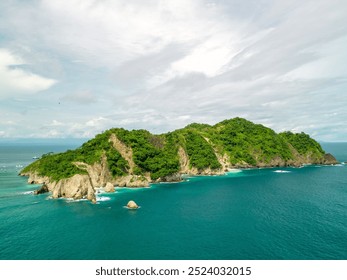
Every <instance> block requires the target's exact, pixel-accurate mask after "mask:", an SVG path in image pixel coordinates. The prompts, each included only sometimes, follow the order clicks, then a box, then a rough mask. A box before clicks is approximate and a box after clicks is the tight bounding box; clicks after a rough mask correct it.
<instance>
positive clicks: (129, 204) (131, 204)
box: [127, 200, 139, 209]
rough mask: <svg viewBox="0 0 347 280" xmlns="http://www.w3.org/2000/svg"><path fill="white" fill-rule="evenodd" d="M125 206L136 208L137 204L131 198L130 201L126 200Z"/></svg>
mask: <svg viewBox="0 0 347 280" xmlns="http://www.w3.org/2000/svg"><path fill="white" fill-rule="evenodd" d="M127 207H128V208H129V209H137V208H139V206H138V205H137V204H136V202H135V201H133V200H130V201H129V202H128V204H127Z"/></svg>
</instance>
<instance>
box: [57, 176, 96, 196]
mask: <svg viewBox="0 0 347 280" xmlns="http://www.w3.org/2000/svg"><path fill="white" fill-rule="evenodd" d="M52 197H53V198H59V197H67V198H73V199H82V198H87V199H89V200H90V201H92V202H93V203H95V202H96V197H95V190H94V188H93V186H92V183H91V180H90V178H89V176H88V175H80V174H76V175H74V176H72V177H71V178H67V179H61V180H60V181H58V182H57V183H53V184H52Z"/></svg>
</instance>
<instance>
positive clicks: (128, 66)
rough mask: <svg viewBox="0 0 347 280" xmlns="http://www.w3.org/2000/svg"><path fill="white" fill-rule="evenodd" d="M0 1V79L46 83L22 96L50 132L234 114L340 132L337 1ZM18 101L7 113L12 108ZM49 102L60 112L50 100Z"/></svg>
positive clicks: (346, 10)
mask: <svg viewBox="0 0 347 280" xmlns="http://www.w3.org/2000/svg"><path fill="white" fill-rule="evenodd" d="M5 2H7V3H9V4H8V5H3V6H2V7H0V8H1V9H0V21H1V23H2V24H0V33H1V34H4V36H3V38H5V39H3V42H4V45H5V46H6V48H7V49H11V50H13V52H11V53H10V52H9V51H7V55H5V56H4V59H2V60H0V61H1V62H0V71H2V72H1V73H0V74H1V76H0V85H2V88H3V89H4V88H8V90H7V92H13V93H15V92H16V96H17V95H20V94H21V95H23V94H25V93H34V92H37V91H39V90H47V92H48V93H49V94H48V96H47V98H46V99H44V98H43V97H42V98H40V100H39V99H38V98H37V99H36V100H35V102H31V104H33V103H34V104H39V105H40V108H45V109H46V110H47V111H49V112H50V113H49V114H47V118H48V119H47V123H48V124H50V125H51V124H53V123H52V122H53V120H56V121H57V122H59V123H62V124H63V125H61V126H57V125H56V126H54V127H52V128H51V129H52V133H51V134H52V135H53V134H55V135H57V134H56V133H57V132H59V133H60V134H59V135H62V136H63V135H75V136H78V135H80V136H82V135H83V136H86V134H88V135H92V134H93V133H97V132H99V131H101V130H104V129H107V126H110V127H111V126H113V127H114V126H125V127H126V128H147V129H150V130H152V131H154V132H163V131H168V130H172V129H175V128H178V127H181V126H184V125H186V124H187V123H189V122H207V123H215V122H217V121H221V120H223V119H226V118H231V117H236V116H241V117H245V118H248V119H250V120H252V121H254V122H258V123H263V124H265V125H269V126H270V127H272V128H273V129H275V130H277V131H282V130H292V129H294V130H303V131H306V132H308V133H311V134H313V135H316V136H317V137H318V138H319V139H323V140H324V139H330V140H331V139H347V131H346V128H345V125H344V124H343V121H341V120H344V119H346V118H347V112H345V110H344V109H343V108H344V107H345V106H346V104H347V100H346V94H345V92H346V90H347V68H346V63H345V61H346V59H347V51H346V48H345V45H346V43H347V36H346V34H347V6H346V2H345V1H343V0H331V1H325V0H317V1H304V2H303V1H299V0H293V1H271V0H260V1H253V0H248V1H247V0H246V1H239V0H230V1H229V0H228V1H226V0H219V1H213V2H211V1H207V0H206V1H204V0H191V1H188V0H177V1H160V0H144V1H126V0H120V1H94V0H84V1H78V0H71V1H67V2H66V1H65V2H64V3H63V2H62V1H58V0H50V1H33V2H30V4H26V5H23V4H22V3H21V2H20V1H7V0H4V1H2V3H5ZM1 5H2V4H0V6H1ZM28 50H30V51H28ZM13 53H16V54H19V55H20V57H21V59H19V58H18V57H15V56H14V55H13ZM38 53H40V55H38ZM32 54H36V55H32ZM43 58H45V59H43ZM46 58H48V59H46ZM24 60H25V61H26V62H28V61H30V65H29V66H30V69H31V70H32V71H29V70H28V69H29V66H28V65H23V64H24V63H25V62H24ZM6 61H7V62H6ZM47 61H50V62H54V63H44V62H47ZM28 64H29V63H28ZM52 65H54V67H53V66H52ZM34 70H37V71H34ZM3 72H4V73H5V75H3ZM32 72H35V73H45V75H48V76H50V77H54V78H55V79H57V80H59V84H57V85H56V86H55V87H51V85H52V84H50V83H49V81H50V82H51V83H54V80H51V79H47V78H43V77H41V76H39V75H37V74H33V73H32ZM10 73H12V74H11V75H12V76H11V75H10ZM46 73H47V74H46ZM5 77H6V78H5ZM11 77H12V80H14V78H13V77H17V78H16V79H15V80H16V82H13V83H11V87H10V86H9V81H11ZM19 77H21V79H22V80H23V81H26V82H20V80H21V79H20V78H19ZM23 77H30V79H31V82H29V81H28V79H24V78H23ZM33 77H34V78H33ZM30 79H29V80H30ZM42 79H43V80H42ZM34 81H35V82H34ZM44 81H46V83H45V82H44ZM5 84H6V86H4V85H5ZM25 84H27V85H30V86H27V87H26V90H24V89H23V88H22V89H18V88H15V87H24V88H25ZM28 87H29V88H30V89H31V90H29V89H28ZM10 89H11V90H10ZM7 96H9V94H7ZM23 100H24V101H23V102H22V103H23V105H21V106H20V105H18V104H17V103H12V104H9V110H10V109H11V108H12V110H14V111H16V110H19V109H21V110H23V107H24V105H25V98H23ZM31 101H32V100H31ZM53 101H54V102H53ZM55 101H56V102H55ZM58 101H62V104H63V103H64V106H65V107H64V108H65V110H61V108H59V109H57V108H56V107H57V106H56V107H53V105H50V104H55V105H56V104H57V103H58ZM80 105H88V106H80ZM11 106H12V107H11ZM37 106H38V105H37ZM60 107H62V106H60ZM32 111H34V112H37V110H34V109H32ZM40 112H41V111H40ZM28 115H29V114H28ZM27 118H29V119H28V121H31V122H32V123H38V124H40V123H41V122H42V118H41V117H40V116H39V114H37V116H36V114H34V113H31V114H30V116H27ZM36 127H41V126H40V125H36ZM33 129H35V128H33ZM1 130H4V129H3V128H1ZM18 133H19V132H18ZM332 134H333V135H334V136H332Z"/></svg>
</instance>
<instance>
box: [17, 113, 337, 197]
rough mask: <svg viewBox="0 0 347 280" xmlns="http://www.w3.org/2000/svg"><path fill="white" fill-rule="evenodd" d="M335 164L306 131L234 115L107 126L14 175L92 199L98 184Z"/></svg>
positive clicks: (108, 187) (56, 192)
mask: <svg viewBox="0 0 347 280" xmlns="http://www.w3.org/2000/svg"><path fill="white" fill-rule="evenodd" d="M335 163H337V162H336V159H335V158H334V157H333V156H332V155H330V154H325V152H324V151H323V150H322V148H321V146H320V145H319V144H318V143H317V142H316V141H315V140H313V139H312V138H310V137H309V136H308V135H307V134H304V133H299V134H294V133H291V132H286V133H281V134H276V133H275V132H274V131H273V130H271V129H269V128H266V127H264V126H262V125H258V124H253V123H251V122H249V121H247V120H244V119H240V118H235V119H231V120H226V121H223V122H221V123H218V124H216V125H214V126H210V125H204V124H191V125H189V126H187V127H185V128H183V129H180V130H176V131H174V132H170V133H166V134H162V135H153V134H151V133H149V132H148V131H145V130H133V131H127V130H124V129H110V130H108V131H106V132H104V133H102V134H99V135H97V136H96V137H95V138H94V139H92V140H90V141H88V142H86V143H85V144H83V145H82V146H81V147H80V148H78V149H76V150H74V151H67V152H65V153H60V154H47V155H43V156H42V158H41V159H39V160H37V161H35V162H34V163H32V164H30V165H29V166H27V167H25V168H24V169H23V170H22V171H21V173H20V175H22V176H28V182H29V183H35V184H43V185H44V186H45V188H44V190H45V191H47V190H48V191H50V192H51V193H52V197H53V198H59V197H67V198H72V199H82V198H86V199H89V200H90V201H92V202H95V201H96V196H95V193H96V192H97V191H98V189H99V188H103V189H104V190H105V191H107V192H113V191H114V190H115V189H114V187H115V186H119V187H147V186H149V184H150V183H152V182H172V181H180V180H181V175H182V174H190V175H212V174H213V175H214V174H219V175H220V174H224V173H225V172H226V171H228V169H231V168H250V167H254V168H256V167H275V166H301V165H304V164H335ZM38 193H41V191H40V192H38Z"/></svg>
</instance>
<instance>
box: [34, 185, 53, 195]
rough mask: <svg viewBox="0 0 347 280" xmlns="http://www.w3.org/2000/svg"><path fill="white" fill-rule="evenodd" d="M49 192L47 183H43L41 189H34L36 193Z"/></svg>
mask: <svg viewBox="0 0 347 280" xmlns="http://www.w3.org/2000/svg"><path fill="white" fill-rule="evenodd" d="M47 192H49V189H48V187H47V185H46V184H43V185H42V186H41V187H40V188H39V189H37V190H35V191H34V194H42V193H47Z"/></svg>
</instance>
